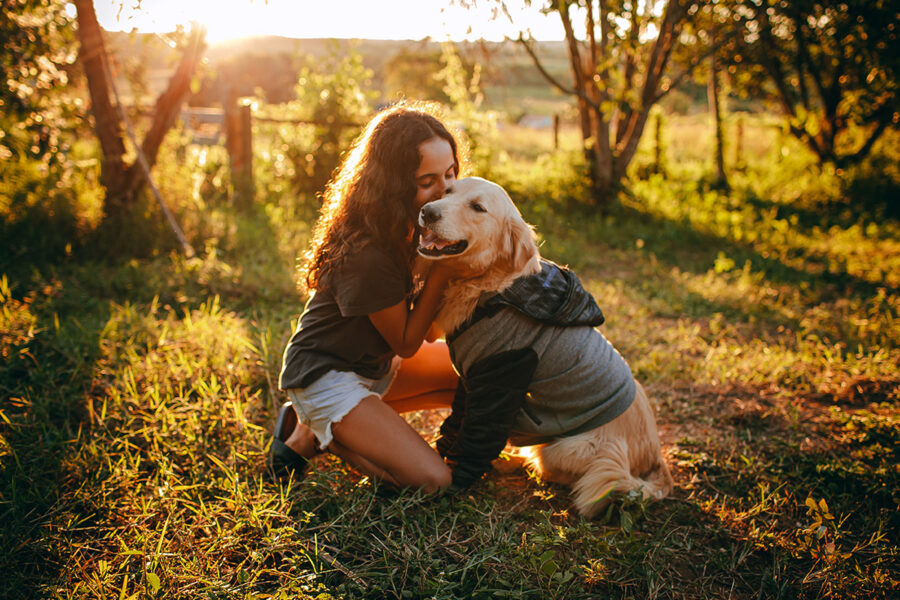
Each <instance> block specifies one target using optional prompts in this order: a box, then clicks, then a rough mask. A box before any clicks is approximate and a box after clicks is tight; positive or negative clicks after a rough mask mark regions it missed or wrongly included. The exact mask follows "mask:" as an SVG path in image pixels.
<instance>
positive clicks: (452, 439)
mask: <svg viewBox="0 0 900 600" xmlns="http://www.w3.org/2000/svg"><path fill="white" fill-rule="evenodd" d="M466 393H467V392H466V386H465V384H464V383H463V380H462V379H460V380H459V383H457V384H456V393H455V394H454V395H453V404H452V405H451V412H450V415H449V416H448V417H447V418H446V419H444V422H443V423H441V429H440V434H441V435H440V437H439V438H438V439H437V442H435V444H434V445H435V447H436V448H437V451H438V454H440V455H441V456H442V457H443V458H447V453H448V452H450V449H451V448H452V447H453V444H455V443H456V438H458V437H459V428H460V426H461V425H462V422H463V417H464V416H465V414H466Z"/></svg>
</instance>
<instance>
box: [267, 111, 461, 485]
mask: <svg viewBox="0 0 900 600" xmlns="http://www.w3.org/2000/svg"><path fill="white" fill-rule="evenodd" d="M458 174H459V158H458V150H457V144H456V141H455V139H454V138H453V136H452V135H451V134H450V132H449V131H448V130H447V128H446V127H445V126H444V125H443V124H442V123H441V122H440V121H439V120H438V119H437V118H435V117H434V116H433V115H432V114H431V112H430V109H428V108H427V107H424V106H409V105H400V106H395V107H393V108H391V109H388V110H385V111H383V112H381V113H379V114H378V115H376V116H375V117H374V118H373V119H372V121H371V122H370V123H369V124H368V126H367V127H366V129H365V131H364V132H363V133H362V135H361V136H360V137H359V138H358V139H357V140H356V142H354V144H353V147H352V149H351V151H350V154H349V155H348V157H347V158H346V160H345V161H344V163H343V164H342V166H341V168H340V170H339V172H338V174H337V175H336V177H335V178H334V179H333V180H332V181H331V183H330V184H329V186H328V188H327V190H326V192H325V198H324V205H323V208H322V212H321V215H320V217H319V221H318V223H317V224H316V228H315V232H314V237H313V241H312V245H311V248H310V249H309V251H308V252H307V255H306V263H305V266H304V275H305V277H304V278H303V283H305V284H306V287H307V289H308V290H309V291H310V298H309V301H308V302H307V305H306V309H305V310H304V312H303V315H302V316H301V318H300V324H299V327H298V328H297V331H296V332H295V333H294V335H293V337H292V338H291V340H290V342H289V344H288V346H287V348H286V349H285V353H284V364H283V368H282V372H281V380H280V386H281V388H282V389H284V390H285V391H286V392H287V394H288V396H289V398H290V400H291V402H290V404H286V405H285V406H284V407H282V409H281V411H280V413H279V417H278V420H277V421H276V426H275V432H274V439H273V442H272V446H271V450H270V464H271V465H272V466H273V468H274V469H276V471H281V472H289V471H293V472H294V473H295V474H296V475H302V474H303V473H304V472H305V468H306V466H307V464H308V460H307V459H308V458H310V457H312V456H313V455H314V454H315V453H316V452H317V451H318V450H319V449H328V450H329V451H331V452H333V453H335V454H337V455H338V456H340V457H341V458H343V459H344V460H346V461H348V462H349V463H350V464H352V465H353V466H354V467H356V468H357V469H359V470H360V471H362V472H364V473H366V474H368V475H371V476H374V477H376V478H378V479H380V480H383V481H386V482H388V483H391V484H393V485H396V486H399V487H406V486H409V487H414V488H421V489H423V490H424V491H426V492H433V491H436V490H438V489H440V488H442V487H446V486H448V485H450V483H451V479H450V470H449V468H448V467H447V466H446V465H445V464H444V462H443V461H442V460H441V458H440V456H438V454H437V453H436V452H435V451H434V450H433V449H432V448H431V447H430V446H429V445H428V444H427V443H426V442H425V440H423V439H422V438H421V437H420V436H419V435H418V434H417V433H416V432H415V430H413V429H412V428H411V427H410V426H409V425H408V424H407V422H406V421H405V420H404V419H403V418H402V417H400V415H399V414H398V412H404V411H408V410H418V409H424V408H434V407H441V406H450V404H451V402H452V399H453V393H454V391H455V388H456V384H457V377H456V374H455V372H454V371H453V368H452V366H451V364H450V357H449V352H448V350H447V347H446V345H445V344H443V343H425V344H424V345H423V342H424V340H425V338H426V335H427V333H428V331H429V328H430V327H431V324H432V320H433V319H434V316H435V313H436V312H437V307H438V303H439V301H440V298H441V295H442V294H443V291H444V288H445V287H446V283H447V279H448V273H446V272H445V271H444V270H443V269H442V268H441V267H440V266H439V265H436V266H435V267H433V268H432V269H431V270H430V271H429V272H428V273H427V274H426V275H425V276H424V277H414V276H413V269H412V264H413V259H414V257H415V248H416V243H417V235H416V221H417V219H418V213H419V210H420V209H421V207H422V206H423V205H424V204H425V203H427V202H430V201H432V200H436V199H438V198H440V197H441V196H443V195H444V194H445V193H446V192H447V190H448V189H449V188H450V186H452V184H453V182H454V181H455V180H456V177H457V175H458ZM414 289H415V290H416V291H417V294H416V295H415V296H413V291H414ZM401 358H402V360H401ZM290 407H293V409H294V410H293V411H292V410H290ZM294 411H296V415H295V414H294ZM298 417H299V419H298Z"/></svg>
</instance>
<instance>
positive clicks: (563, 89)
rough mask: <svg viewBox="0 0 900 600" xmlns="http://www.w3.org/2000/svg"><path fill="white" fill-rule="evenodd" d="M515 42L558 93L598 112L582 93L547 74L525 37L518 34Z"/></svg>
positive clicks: (595, 106)
mask: <svg viewBox="0 0 900 600" xmlns="http://www.w3.org/2000/svg"><path fill="white" fill-rule="evenodd" d="M516 41H517V42H519V43H520V44H522V46H523V47H524V48H525V51H526V52H527V53H528V56H530V57H531V60H532V62H534V66H535V67H537V70H538V71H540V73H541V75H543V76H544V79H546V80H547V81H548V82H549V83H550V85H552V86H553V87H555V88H557V89H558V90H559V91H561V92H562V93H564V94H567V95H569V96H575V97H577V98H581V99H582V100H584V101H585V102H587V103H588V104H589V105H590V106H592V107H593V108H596V109H598V110H599V109H600V107H599V105H597V104H596V103H595V102H593V101H592V100H591V99H590V98H588V97H587V95H585V93H584V92H582V91H580V90H576V89H571V88H567V87H566V86H565V85H563V84H562V83H560V82H559V80H557V79H556V78H555V77H554V76H553V75H551V74H550V73H548V72H547V69H545V68H544V65H543V64H541V61H540V59H539V58H538V57H537V54H536V53H535V51H534V48H532V47H531V43H530V41H529V40H526V39H525V36H523V35H522V33H519V38H518V39H517V40H516Z"/></svg>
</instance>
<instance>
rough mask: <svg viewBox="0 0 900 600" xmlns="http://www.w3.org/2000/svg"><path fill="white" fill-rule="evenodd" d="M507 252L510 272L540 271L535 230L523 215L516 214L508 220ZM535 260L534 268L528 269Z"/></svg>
mask: <svg viewBox="0 0 900 600" xmlns="http://www.w3.org/2000/svg"><path fill="white" fill-rule="evenodd" d="M504 250H505V254H506V256H507V257H508V258H509V263H510V264H509V268H510V273H517V274H523V275H524V274H526V273H525V272H526V270H527V273H531V272H532V270H534V271H539V270H540V264H539V263H538V261H539V259H540V255H539V254H538V247H537V243H535V241H534V231H533V230H532V229H531V226H530V225H529V224H528V223H526V222H525V221H524V220H523V219H522V217H520V216H519V215H516V216H515V217H512V218H510V219H509V220H508V221H507V222H506V243H505V248H504ZM531 262H533V263H534V264H533V265H532V266H533V267H534V269H527V267H528V266H529V263H531Z"/></svg>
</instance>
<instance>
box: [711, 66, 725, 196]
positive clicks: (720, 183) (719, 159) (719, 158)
mask: <svg viewBox="0 0 900 600" xmlns="http://www.w3.org/2000/svg"><path fill="white" fill-rule="evenodd" d="M719 92H720V86H719V67H718V64H717V63H716V54H715V52H713V53H712V54H710V55H709V81H708V82H707V86H706V94H707V98H708V100H709V111H710V113H711V114H712V118H713V123H714V125H715V130H716V181H715V187H717V188H720V189H723V190H728V177H727V176H726V175H725V139H724V132H723V128H722V113H723V112H724V111H723V109H722V102H721V100H720V98H719Z"/></svg>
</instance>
